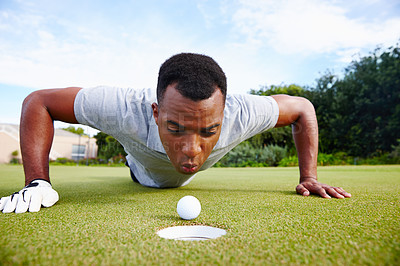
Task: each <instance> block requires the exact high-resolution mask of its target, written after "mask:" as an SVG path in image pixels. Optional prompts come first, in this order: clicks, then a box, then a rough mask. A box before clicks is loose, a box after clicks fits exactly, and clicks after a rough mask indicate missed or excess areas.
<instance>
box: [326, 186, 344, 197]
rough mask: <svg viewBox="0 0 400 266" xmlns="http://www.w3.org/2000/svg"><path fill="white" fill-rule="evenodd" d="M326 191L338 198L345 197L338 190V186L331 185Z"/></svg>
mask: <svg viewBox="0 0 400 266" xmlns="http://www.w3.org/2000/svg"><path fill="white" fill-rule="evenodd" d="M326 191H327V192H328V194H329V195H331V196H332V197H334V198H338V199H343V198H344V196H343V195H342V194H340V193H339V192H337V191H336V188H333V187H330V188H327V189H326Z"/></svg>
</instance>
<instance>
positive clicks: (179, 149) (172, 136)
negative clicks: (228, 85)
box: [152, 84, 225, 174]
mask: <svg viewBox="0 0 400 266" xmlns="http://www.w3.org/2000/svg"><path fill="white" fill-rule="evenodd" d="M224 105H225V104H224V97H223V95H222V93H221V91H220V90H218V89H217V90H216V91H215V92H214V94H213V95H212V96H211V97H210V98H208V99H205V100H202V101H197V102H195V101H192V100H190V99H188V98H185V97H184V96H182V95H181V94H180V93H179V92H178V91H177V90H176V89H175V84H172V85H169V86H168V87H167V89H166V91H165V93H164V98H163V100H162V103H161V104H160V106H158V105H157V104H156V103H153V104H152V108H153V114H154V118H155V121H156V123H157V125H158V132H159V134H160V139H161V142H162V144H163V146H164V149H165V151H166V152H167V155H168V157H169V159H170V160H171V162H172V164H173V165H174V166H175V168H176V170H177V171H178V172H180V173H183V174H194V173H196V172H197V171H199V169H200V168H201V166H202V165H203V163H204V162H205V161H206V159H207V158H208V156H209V155H210V154H211V151H212V149H213V148H214V146H215V144H217V141H218V139H219V135H220V133H221V127H222V120H223V117H224Z"/></svg>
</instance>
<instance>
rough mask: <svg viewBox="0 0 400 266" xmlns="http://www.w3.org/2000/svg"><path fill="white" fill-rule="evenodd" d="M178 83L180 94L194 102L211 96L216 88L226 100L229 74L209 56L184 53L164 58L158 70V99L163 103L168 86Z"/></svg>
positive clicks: (177, 87)
mask: <svg viewBox="0 0 400 266" xmlns="http://www.w3.org/2000/svg"><path fill="white" fill-rule="evenodd" d="M173 83H176V84H177V85H176V89H177V90H178V91H179V93H180V94H181V95H182V96H184V97H186V98H189V99H191V100H193V101H201V100H205V99H208V98H210V97H211V95H212V94H213V93H214V92H215V90H216V89H219V90H221V92H222V95H223V96H224V101H225V99H226V76H225V73H224V71H222V68H221V67H220V66H219V65H218V64H217V62H215V61H214V59H212V58H211V57H209V56H206V55H202V54H193V53H181V54H177V55H174V56H172V57H171V58H169V59H168V60H167V61H165V62H164V63H163V64H162V65H161V67H160V71H159V73H158V83H157V100H158V103H159V104H160V103H161V101H162V99H163V97H164V93H165V91H166V89H167V87H168V86H169V85H171V84H173Z"/></svg>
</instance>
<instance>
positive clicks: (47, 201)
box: [42, 189, 59, 207]
mask: <svg viewBox="0 0 400 266" xmlns="http://www.w3.org/2000/svg"><path fill="white" fill-rule="evenodd" d="M42 195H43V200H42V205H43V206H44V207H51V206H53V205H54V204H55V203H56V202H57V201H58V199H59V196H58V193H57V191H55V190H53V189H51V191H49V189H47V190H46V193H42Z"/></svg>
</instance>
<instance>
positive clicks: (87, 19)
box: [0, 0, 400, 123]
mask: <svg viewBox="0 0 400 266" xmlns="http://www.w3.org/2000/svg"><path fill="white" fill-rule="evenodd" d="M399 40H400V1H399V0H362V1H361V0H353V1H348V0H329V1H328V0H232V1H228V0H197V1H195V0H186V1H185V0H165V1H161V0H160V1H155V0H143V1H136V0H130V1H129V0H124V1H123V0H113V1H101V0H70V1H68V0H64V1H62V0H0V89H1V91H2V97H1V100H0V122H3V123H18V122H19V116H20V110H21V104H22V101H23V99H24V97H25V96H26V95H28V94H29V93H30V92H32V91H34V90H37V89H43V88H59V87H67V86H81V87H88V86H97V85H111V86H122V87H135V88H143V87H149V88H155V86H156V81H157V73H158V68H159V66H160V65H161V64H162V62H164V61H165V60H166V59H167V58H169V57H170V56H172V55H174V54H176V53H180V52H196V53H202V54H207V55H210V56H212V57H213V58H214V59H215V60H216V61H217V62H218V63H219V64H220V65H221V67H222V68H223V69H224V71H225V73H226V75H227V77H228V90H229V91H230V92H231V93H247V92H248V91H249V90H250V89H258V88H259V87H260V86H262V85H280V84H292V83H294V84H298V85H301V86H304V85H313V84H314V82H315V80H316V79H317V78H318V77H320V76H321V74H322V73H324V72H325V71H326V70H327V69H329V70H332V71H333V72H334V73H336V74H341V73H342V72H343V69H344V67H346V66H347V65H348V64H349V63H350V62H351V60H352V59H356V58H358V57H357V56H358V55H361V56H363V55H367V54H368V53H369V52H371V51H373V50H374V49H375V48H376V47H377V46H383V47H388V46H391V45H395V44H396V43H397V42H398V41H399Z"/></svg>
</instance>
